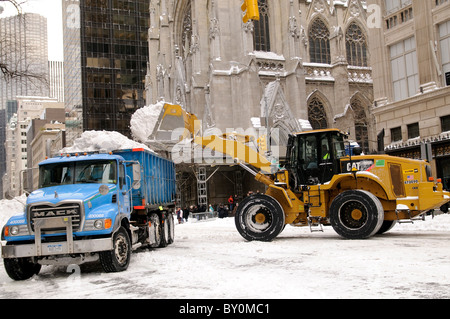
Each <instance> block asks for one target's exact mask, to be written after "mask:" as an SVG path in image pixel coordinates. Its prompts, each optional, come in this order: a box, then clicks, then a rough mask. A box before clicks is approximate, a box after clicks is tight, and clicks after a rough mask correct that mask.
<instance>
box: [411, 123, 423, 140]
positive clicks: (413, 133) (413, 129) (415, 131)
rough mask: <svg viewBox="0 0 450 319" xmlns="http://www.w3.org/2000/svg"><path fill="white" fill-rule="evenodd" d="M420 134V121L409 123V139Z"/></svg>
mask: <svg viewBox="0 0 450 319" xmlns="http://www.w3.org/2000/svg"><path fill="white" fill-rule="evenodd" d="M419 136H420V131H419V123H413V124H409V125H408V139H410V138H416V137H419Z"/></svg>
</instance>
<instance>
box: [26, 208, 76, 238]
mask: <svg viewBox="0 0 450 319" xmlns="http://www.w3.org/2000/svg"><path fill="white" fill-rule="evenodd" d="M29 214H30V215H29V216H30V218H29V221H30V227H31V230H32V231H34V221H35V220H36V219H38V218H52V217H61V216H63V217H65V216H71V217H72V228H73V231H74V232H75V231H79V230H80V227H81V221H82V212H81V206H80V204H79V203H62V204H59V205H51V204H39V205H34V206H31V207H30V209H29ZM59 230H62V229H46V231H59Z"/></svg>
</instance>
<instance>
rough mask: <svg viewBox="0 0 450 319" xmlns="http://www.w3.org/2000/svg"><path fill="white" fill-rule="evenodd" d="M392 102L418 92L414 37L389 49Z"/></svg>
mask: <svg viewBox="0 0 450 319" xmlns="http://www.w3.org/2000/svg"><path fill="white" fill-rule="evenodd" d="M390 55H391V72H392V83H393V88H394V100H395V101H399V100H403V99H406V98H408V97H411V96H413V95H415V94H416V93H417V92H418V90H419V74H418V65H417V54H416V41H415V38H414V37H411V38H409V39H406V40H404V41H401V42H399V43H397V44H394V45H392V46H391V47H390Z"/></svg>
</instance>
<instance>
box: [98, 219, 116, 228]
mask: <svg viewBox="0 0 450 319" xmlns="http://www.w3.org/2000/svg"><path fill="white" fill-rule="evenodd" d="M111 225H112V221H111V219H109V218H108V219H97V220H96V221H95V222H94V228H95V229H108V228H111Z"/></svg>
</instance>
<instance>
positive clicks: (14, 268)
mask: <svg viewBox="0 0 450 319" xmlns="http://www.w3.org/2000/svg"><path fill="white" fill-rule="evenodd" d="M3 264H4V266H5V270H6V273H7V274H8V276H9V277H10V278H11V279H14V280H27V279H29V278H31V277H33V276H34V275H37V274H38V273H39V271H40V270H41V265H40V264H36V263H34V262H33V261H32V260H31V258H6V259H3Z"/></svg>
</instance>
